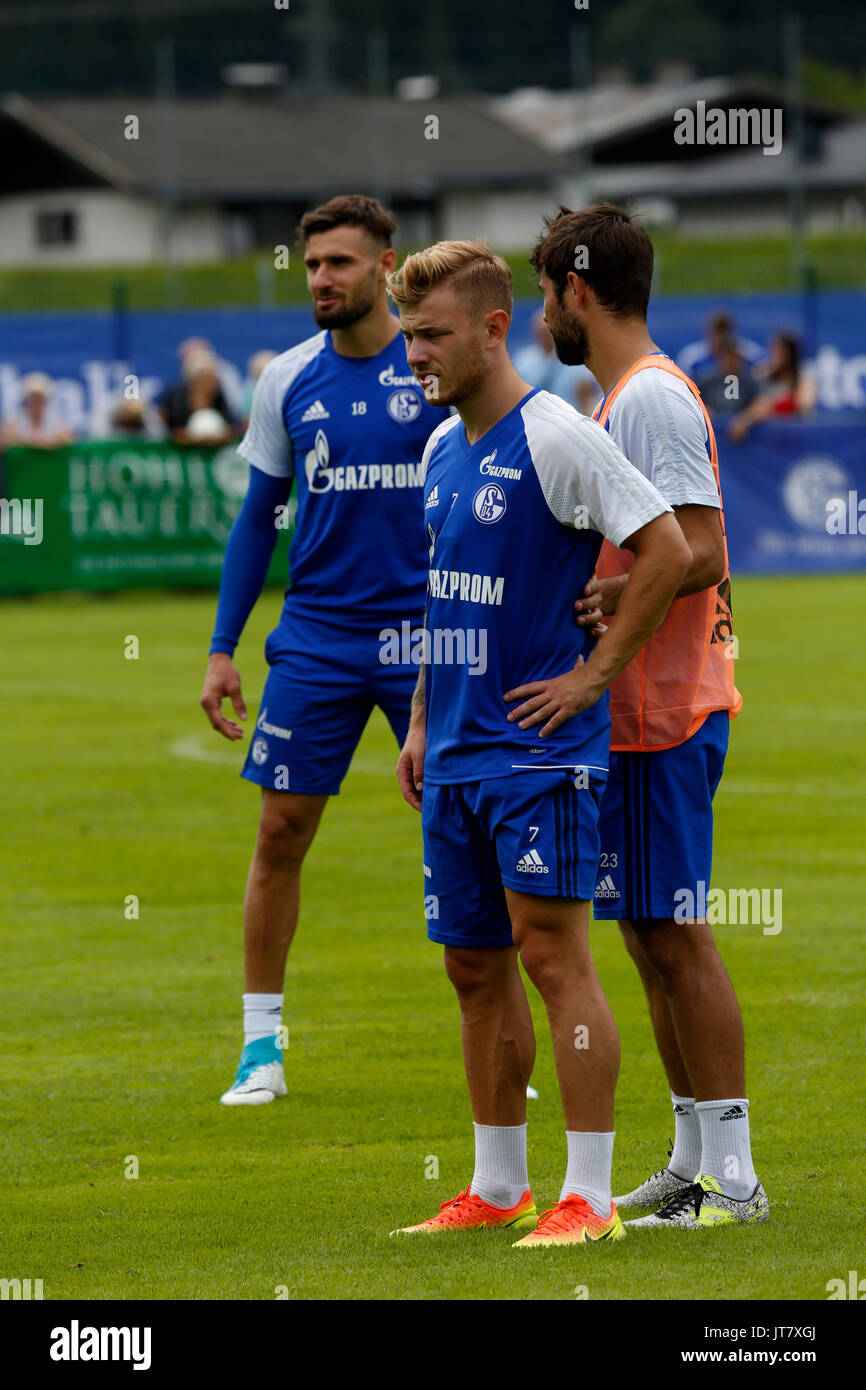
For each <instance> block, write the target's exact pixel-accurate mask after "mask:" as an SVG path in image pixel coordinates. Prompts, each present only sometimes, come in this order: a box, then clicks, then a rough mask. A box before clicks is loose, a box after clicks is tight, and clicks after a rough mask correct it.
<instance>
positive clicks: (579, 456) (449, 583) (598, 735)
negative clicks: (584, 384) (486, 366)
mask: <svg viewBox="0 0 866 1390" xmlns="http://www.w3.org/2000/svg"><path fill="white" fill-rule="evenodd" d="M424 464H425V471H426V478H425V485H424V502H425V518H426V527H427V542H428V547H429V555H430V572H429V587H428V597H427V618H426V636H425V639H424V655H425V661H426V704H427V753H426V759H425V764H424V779H425V781H427V782H431V783H434V784H435V783H450V782H468V781H478V780H481V779H483V778H487V777H502V776H506V775H509V774H511V773H513V772H522V771H525V770H528V769H534V768H551V767H578V766H579V767H590V768H592V767H597V768H601V769H603V770H606V769H607V766H608V748H609V728H610V718H609V714H608V697H607V695H606V694H605V695H604V696H603V697H602V698H601V700H599V701H598V702H597V704H595V705H592V706H591V707H590V708H589V709H587V710H585V711H584V712H583V713H582V714H580V715H578V716H576V717H575V718H573V719H570V720H568V721H566V723H565V724H563V725H562V726H561V727H560V728H559V729H557V731H556V732H555V733H554V734H551V735H549V736H548V737H547V738H545V739H543V740H540V739H539V737H538V735H539V730H540V729H541V728H542V727H543V726H542V725H541V724H538V725H536V726H534V727H533V728H530V729H520V728H519V727H518V725H517V723H513V724H509V723H508V722H507V718H506V716H507V715H508V713H509V712H510V711H511V710H513V709H515V708H516V707H517V704H518V703H520V702H515V703H513V704H511V705H506V703H505V701H504V699H503V696H504V695H505V693H506V691H508V690H511V689H513V688H514V687H516V686H520V685H526V684H528V683H529V682H531V681H537V680H543V679H546V678H548V677H551V676H559V675H562V674H563V673H565V672H566V671H569V670H571V668H572V667H573V666H574V665H575V663H576V661H577V658H578V656H580V655H583V657H584V659H585V660H586V659H589V658H590V656H591V653H592V650H593V648H594V646H595V642H594V640H593V639H592V638H591V637H590V635H589V632H588V630H587V629H586V628H581V627H578V626H577V623H576V621H575V614H574V602H575V600H576V599H577V598H579V597H580V596H581V594H582V593H583V589H584V585H585V584H586V583H587V581H588V580H589V579H590V578H591V576H592V574H593V571H594V569H595V562H596V559H597V557H598V552H599V550H600V548H601V542H602V538H603V537H606V538H607V539H608V540H609V541H611V542H612V543H613V544H614V545H620V544H621V543H622V542H623V541H624V540H626V539H627V537H629V536H631V535H633V533H634V532H635V531H638V530H640V528H641V527H642V526H645V525H646V524H647V523H648V522H650V521H652V520H653V518H654V517H657V516H660V515H661V514H662V513H663V512H666V511H670V507H669V506H668V505H667V503H666V502H665V501H664V499H663V498H662V497H661V495H660V494H659V493H658V492H657V491H656V489H655V488H654V487H653V485H652V484H651V483H650V482H649V481H648V480H647V479H646V478H644V477H643V476H642V475H641V474H640V473H639V472H638V470H637V469H636V468H634V467H632V465H631V464H630V463H629V461H628V460H627V459H626V457H625V455H624V454H622V453H621V452H620V450H619V449H618V448H617V446H616V444H615V443H614V442H613V440H612V439H611V438H610V436H609V435H608V434H607V433H606V432H605V431H604V430H603V429H602V428H601V426H600V425H597V424H595V422H594V421H592V420H589V419H587V418H586V416H583V415H580V414H579V413H578V411H576V410H575V409H573V407H572V406H570V405H568V404H567V402H565V401H563V400H561V399H560V398H559V397H558V396H553V395H550V394H549V393H548V392H547V391H531V392H530V393H529V394H528V395H526V396H525V397H524V398H523V400H522V401H520V402H519V403H518V404H517V405H516V406H515V407H514V408H513V410H511V411H509V413H508V414H507V415H506V416H504V417H503V419H501V420H500V421H499V423H498V424H496V425H494V426H493V428H492V429H490V430H488V431H487V432H486V433H485V434H484V435H482V437H481V438H480V439H479V440H478V441H477V443H475V444H473V445H470V444H469V443H468V442H467V439H466V431H465V429H464V427H463V422H462V420H461V419H460V417H459V416H452V417H450V418H449V419H448V420H446V421H444V422H443V423H442V424H441V425H440V426H439V427H438V429H437V430H436V431H435V432H434V434H433V435H432V436H431V438H430V440H429V442H428V444H427V448H426V449H425V451H424Z"/></svg>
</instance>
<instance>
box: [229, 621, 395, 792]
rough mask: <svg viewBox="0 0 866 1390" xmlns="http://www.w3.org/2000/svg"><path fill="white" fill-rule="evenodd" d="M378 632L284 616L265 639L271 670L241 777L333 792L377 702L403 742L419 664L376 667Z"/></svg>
mask: <svg viewBox="0 0 866 1390" xmlns="http://www.w3.org/2000/svg"><path fill="white" fill-rule="evenodd" d="M398 626H399V624H398ZM380 630H381V625H380V624H379V623H375V624H373V625H371V627H369V628H363V629H361V630H358V629H357V628H347V627H339V626H337V625H335V624H333V623H329V622H326V621H323V620H322V619H319V618H317V619H316V621H315V622H312V621H310V619H308V618H298V617H288V618H287V617H283V619H282V620H281V622H280V624H279V627H277V628H275V629H274V631H273V632H272V633H271V634H270V636H269V637H268V640H267V642H266V643H265V656H266V658H267V661H268V665H269V666H270V668H271V669H270V671H269V672H268V677H267V680H266V681H265V688H264V691H263V692H262V701H261V705H260V707H259V715H258V719H257V720H256V727H255V729H254V731H253V733H252V741H251V744H250V749H249V752H248V753H247V759H246V762H245V763H244V766H243V770H242V772H241V776H242V777H245V778H246V779H247V781H248V782H257V783H258V784H259V786H261V787H270V788H272V789H273V790H275V791H290V792H301V793H304V794H306V795H309V796H334V795H336V793H337V792H339V790H340V783H341V782H342V780H343V778H344V777H345V775H346V772H347V771H348V768H349V764H350V762H351V761H352V755H353V754H354V752H355V749H356V748H357V746H358V743H359V741H360V738H361V735H362V733H363V732H364V727H365V725H366V723H367V720H368V719H369V718H370V714H371V713H372V711H373V708H374V707H375V706H376V705H378V706H379V708H380V709H382V710H383V711H384V713H385V715H386V716H387V719H388V722H389V724H390V725H391V728H392V729H393V730H394V736H395V738H396V739H397V742H398V744H400V745H401V746H402V744H403V741H404V739H405V737H406V731H407V729H408V727H409V713H410V708H411V703H412V692H413V691H414V689H415V683H416V681H417V679H418V667H417V666H413V665H405V666H404V665H385V664H383V663H382V661H381V660H380V653H381V650H382V643H381V641H380V638H379V633H380Z"/></svg>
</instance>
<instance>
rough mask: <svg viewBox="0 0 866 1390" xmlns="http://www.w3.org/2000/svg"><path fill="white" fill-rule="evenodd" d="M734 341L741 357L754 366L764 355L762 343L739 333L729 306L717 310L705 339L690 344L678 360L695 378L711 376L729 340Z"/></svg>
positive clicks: (684, 369)
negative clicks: (729, 311) (728, 308)
mask: <svg viewBox="0 0 866 1390" xmlns="http://www.w3.org/2000/svg"><path fill="white" fill-rule="evenodd" d="M731 342H732V343H733V344H734V347H735V348H736V350H737V352H738V353H739V354H740V356H741V357H742V358H743V359H744V360H745V361H746V362H747V363H748V364H749V366H750V367H752V368H754V365H755V363H756V362H757V361H758V360H759V358H760V357H762V356H763V352H762V350H761V346H760V344H759V343H756V342H754V341H753V340H752V339H751V338H743V337H741V336H740V334H739V333H738V332H737V329H736V325H735V323H734V320H733V318H732V317H731V315H730V314H729V313H728V311H727V309H718V310H717V311H716V312H715V313H714V314H713V315H712V316H711V317H710V319H709V320H708V322H707V326H706V329H705V330H704V338H703V341H702V342H698V343H691V344H689V346H688V347H686V348H683V350H682V352H679V353H677V362H678V363H679V365H680V366H681V367H682V369H683V371H684V372H685V373H686V375H687V376H690V377H691V378H692V381H695V382H696V381H697V380H698V378H699V377H706V376H710V375H712V373H713V372H714V370H715V368H716V365H717V363H718V360H719V354H720V353H721V352H722V351H723V349H724V347H725V345H726V344H728V343H731Z"/></svg>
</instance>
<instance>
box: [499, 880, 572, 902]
mask: <svg viewBox="0 0 866 1390" xmlns="http://www.w3.org/2000/svg"><path fill="white" fill-rule="evenodd" d="M502 886H503V888H513V889H514V891H515V893H528V894H529V896H530V897H533V898H567V899H568V901H569V902H575V903H577V902H579V903H591V902H592V894H591V893H589V894H587V895H585V896H584V895H582V894H580V893H560V891H559V889H558V888H554V887H549V888H548V887H547V885H546V884H542V883H538V882H536V881H535V880H534V879H533V880H531V881H530V882H529V883H527V882H526V880H525V879H523V880H521V881H520V882H517V881H516V880H514V879H511V878H504V877H503V879H502Z"/></svg>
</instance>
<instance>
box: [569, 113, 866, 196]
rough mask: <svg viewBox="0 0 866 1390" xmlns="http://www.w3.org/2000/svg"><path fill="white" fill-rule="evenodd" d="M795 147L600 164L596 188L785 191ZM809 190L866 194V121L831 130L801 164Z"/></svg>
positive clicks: (684, 192) (621, 191)
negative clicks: (774, 152) (682, 160)
mask: <svg viewBox="0 0 866 1390" xmlns="http://www.w3.org/2000/svg"><path fill="white" fill-rule="evenodd" d="M793 160H794V151H793V149H792V145H791V143H790V142H786V143H785V144H784V145H783V146H782V149H781V151H780V153H779V154H777V155H765V154H763V153H762V151H761V150H760V149H755V148H753V149H746V150H737V151H736V152H734V153H730V152H726V151H724V150H723V147H718V149H717V150H716V152H715V153H714V154H712V155H709V156H705V157H704V158H702V159H699V160H690V161H689V162H687V163H679V164H677V163H665V164H639V165H621V164H617V165H612V164H609V165H596V166H595V167H593V168H592V169H590V170H589V174H588V177H589V180H590V183H591V184H592V186H593V189H594V190H595V192H599V191H604V192H605V193H606V194H607V195H608V196H609V197H617V196H626V195H631V196H633V197H643V198H645V197H648V196H650V195H652V196H657V197H660V198H676V199H677V200H679V201H686V200H688V199H690V198H707V197H713V196H719V197H722V196H724V197H737V196H742V195H745V194H758V195H762V194H763V195H770V194H780V193H783V192H784V191H785V190H786V189H787V188H788V186H789V182H790V179H791V176H792V164H793ZM801 179H802V182H803V184H804V186H805V187H806V188H807V189H810V190H813V191H816V192H817V191H819V190H822V189H823V190H834V189H835V190H845V189H852V190H853V189H860V190H862V191H863V192H864V193H866V120H857V121H846V122H844V123H843V124H841V125H838V126H836V127H834V128H833V129H830V130H827V131H826V132H825V133H824V136H823V146H822V149H821V151H820V153H819V154H818V156H817V157H816V158H815V159H810V160H806V161H805V162H804V163H803V164H802V166H801Z"/></svg>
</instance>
